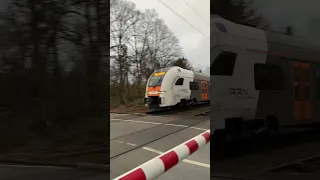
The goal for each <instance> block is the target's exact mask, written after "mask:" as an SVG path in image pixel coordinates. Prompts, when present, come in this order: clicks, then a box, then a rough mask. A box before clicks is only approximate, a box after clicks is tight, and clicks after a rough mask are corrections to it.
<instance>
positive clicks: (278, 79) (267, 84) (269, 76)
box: [254, 63, 284, 90]
mask: <svg viewBox="0 0 320 180" xmlns="http://www.w3.org/2000/svg"><path fill="white" fill-rule="evenodd" d="M254 80H255V88H256V90H282V89H283V83H284V82H283V72H282V68H281V67H280V66H277V65H274V64H259V63H256V64H255V65H254Z"/></svg>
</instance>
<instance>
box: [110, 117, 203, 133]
mask: <svg viewBox="0 0 320 180" xmlns="http://www.w3.org/2000/svg"><path fill="white" fill-rule="evenodd" d="M111 120H112V121H127V122H136V123H145V124H157V125H161V124H162V125H165V126H176V127H186V128H191V129H197V130H201V131H207V130H208V129H204V128H198V127H193V126H186V125H181V124H168V123H166V124H163V123H157V122H149V121H136V120H129V119H127V120H122V119H111Z"/></svg>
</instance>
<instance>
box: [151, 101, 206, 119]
mask: <svg viewBox="0 0 320 180" xmlns="http://www.w3.org/2000/svg"><path fill="white" fill-rule="evenodd" d="M204 109H207V110H209V109H210V103H201V104H197V105H193V106H190V107H186V108H181V107H173V108H172V109H167V110H164V109H159V110H150V111H149V112H147V113H146V114H148V115H153V116H163V115H176V114H182V113H184V114H185V113H188V112H192V111H198V110H200V111H201V110H204ZM204 111H205V110H204Z"/></svg>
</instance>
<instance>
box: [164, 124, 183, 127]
mask: <svg viewBox="0 0 320 180" xmlns="http://www.w3.org/2000/svg"><path fill="white" fill-rule="evenodd" d="M163 125H166V126H178V127H189V126H186V125H180V124H163Z"/></svg>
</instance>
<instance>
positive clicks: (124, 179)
mask: <svg viewBox="0 0 320 180" xmlns="http://www.w3.org/2000/svg"><path fill="white" fill-rule="evenodd" d="M209 142H210V130H207V131H205V132H204V133H201V134H200V135H198V136H196V137H194V138H192V139H189V140H188V141H186V142H184V143H182V144H180V145H178V146H176V147H174V148H172V149H170V150H169V151H167V152H165V153H163V154H161V155H159V156H157V157H155V158H153V159H151V160H149V161H147V162H146V163H144V164H142V165H140V166H138V167H136V168H134V169H133V170H131V171H129V172H127V173H125V174H123V175H121V176H118V177H117V178H115V179H114V180H153V179H155V178H157V177H159V176H160V175H162V174H163V173H165V172H167V171H168V170H169V169H171V168H172V167H174V166H175V165H177V164H178V163H179V162H181V161H182V160H183V159H186V158H187V157H188V156H190V155H191V154H193V153H194V152H196V151H197V150H198V149H199V148H201V147H203V146H205V145H206V144H208V143H209Z"/></svg>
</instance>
